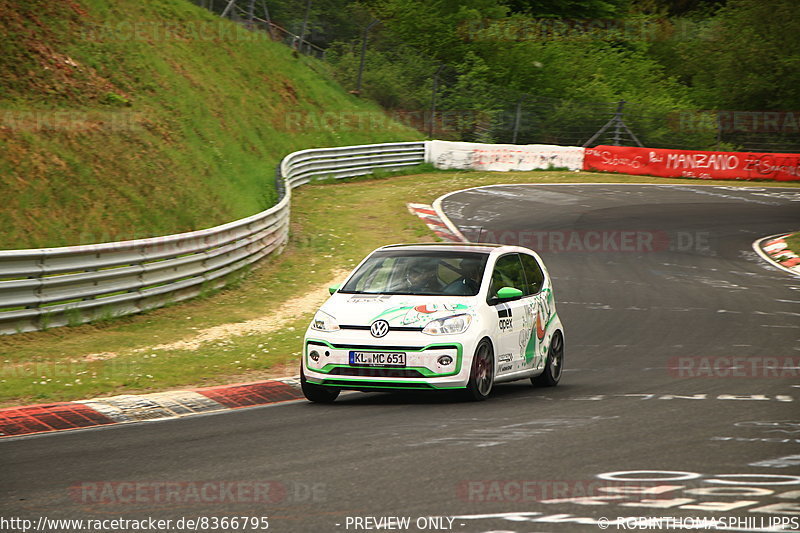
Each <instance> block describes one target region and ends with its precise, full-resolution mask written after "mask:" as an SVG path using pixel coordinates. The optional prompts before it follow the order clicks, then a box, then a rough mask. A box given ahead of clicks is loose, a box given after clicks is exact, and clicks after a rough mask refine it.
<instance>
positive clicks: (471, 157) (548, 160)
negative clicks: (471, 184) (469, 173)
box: [425, 141, 584, 171]
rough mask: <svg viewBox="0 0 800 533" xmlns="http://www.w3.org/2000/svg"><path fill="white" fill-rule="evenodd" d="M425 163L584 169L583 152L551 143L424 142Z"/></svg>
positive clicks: (502, 168) (479, 167)
mask: <svg viewBox="0 0 800 533" xmlns="http://www.w3.org/2000/svg"><path fill="white" fill-rule="evenodd" d="M425 145H426V146H425V162H426V163H433V165H434V166H435V167H436V168H440V169H462V170H499V171H508V170H538V169H544V170H546V169H548V168H567V169H569V170H582V169H583V154H584V149H583V148H581V147H579V146H557V145H553V144H481V143H465V142H451V141H428V142H426V143H425Z"/></svg>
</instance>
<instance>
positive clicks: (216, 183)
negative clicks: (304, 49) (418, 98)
mask: <svg viewBox="0 0 800 533" xmlns="http://www.w3.org/2000/svg"><path fill="white" fill-rule="evenodd" d="M0 38H2V40H3V54H0V79H2V80H3V81H2V83H0V198H2V199H3V202H2V206H1V207H0V227H1V228H3V229H2V239H0V249H14V248H35V247H49V246H63V245H72V244H87V243H95V242H109V241H116V240H127V239H134V238H143V237H150V236H157V235H165V234H171V233H177V232H183V231H189V230H194V229H201V228H207V227H211V226H214V225H218V224H222V223H226V222H230V221H232V220H236V219H239V218H243V217H246V216H249V215H252V214H254V213H257V212H259V211H262V210H264V209H267V208H269V207H270V206H272V205H273V204H274V202H275V199H276V193H275V189H274V175H275V165H276V164H277V163H278V162H279V161H280V159H281V158H282V157H283V156H285V155H286V154H288V153H290V152H292V151H295V150H300V149H305V148H312V147H322V146H340V145H349V144H360V143H373V142H381V141H401V140H414V139H419V138H421V134H419V133H418V132H416V131H413V130H411V129H409V128H406V127H404V126H402V125H400V124H398V123H394V122H391V121H390V120H388V119H387V118H386V117H385V115H384V114H383V112H382V111H381V110H380V109H379V108H378V107H377V106H375V105H373V104H371V103H369V102H366V101H363V100H360V99H358V98H356V97H354V96H352V95H350V94H348V93H347V92H346V91H345V90H344V89H343V88H341V87H340V86H338V85H337V84H336V83H334V82H333V81H332V78H331V76H330V75H329V72H328V70H327V66H326V65H325V64H324V63H321V62H319V61H316V60H314V59H310V58H307V57H305V56H302V55H300V56H295V55H293V53H292V51H291V50H290V49H289V48H288V47H286V46H284V45H282V44H280V43H275V42H272V41H270V40H269V39H268V38H266V36H265V34H260V33H250V32H247V31H245V30H244V29H243V28H242V27H241V26H238V25H236V24H234V23H232V22H229V21H226V20H221V19H219V18H218V17H216V16H214V15H213V14H211V13H210V12H208V11H206V10H204V9H201V8H198V7H196V6H194V5H192V4H191V3H189V2H188V1H186V0H139V1H135V2H132V1H117V2H108V1H107V0H69V1H58V2H53V1H51V0H26V1H25V2H19V1H17V0H0ZM365 117H366V118H367V119H368V118H370V117H381V119H380V120H367V119H365Z"/></svg>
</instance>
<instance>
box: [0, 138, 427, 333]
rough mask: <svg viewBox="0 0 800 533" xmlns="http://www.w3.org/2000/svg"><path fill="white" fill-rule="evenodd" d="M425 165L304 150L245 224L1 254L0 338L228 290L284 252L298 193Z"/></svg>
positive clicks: (408, 153)
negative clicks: (321, 182)
mask: <svg viewBox="0 0 800 533" xmlns="http://www.w3.org/2000/svg"><path fill="white" fill-rule="evenodd" d="M424 158H425V143H424V142H403V143H386V144H369V145H359V146H344V147H338V148H316V149H310V150H301V151H299V152H294V153H292V154H289V155H288V156H286V157H285V158H284V159H283V161H281V164H280V166H279V169H278V184H279V194H280V201H279V202H278V203H277V204H276V205H275V206H273V207H271V208H270V209H267V210H266V211H262V212H261V213H257V214H255V215H252V216H250V217H247V218H243V219H241V220H236V221H234V222H229V223H228V224H223V225H221V226H216V227H213V228H209V229H204V230H199V231H192V232H188V233H180V234H176V235H167V236H164V237H154V238H149V239H137V240H132V241H121V242H111V243H104V244H90V245H85V246H66V247H60V248H39V249H29V250H0V334H12V333H21V332H26V331H36V330H41V329H46V328H49V327H58V326H65V325H78V324H81V323H84V322H89V321H92V320H98V319H103V318H113V317H118V316H123V315H128V314H133V313H138V312H141V311H145V310H148V309H154V308H157V307H161V306H163V305H166V304H167V303H172V302H178V301H181V300H185V299H188V298H192V297H194V296H197V295H198V294H200V293H201V292H203V291H205V290H210V289H215V288H219V287H221V286H223V285H225V284H226V283H227V281H228V279H229V276H230V275H231V274H233V273H235V272H238V271H240V270H242V269H243V268H245V267H247V266H248V265H251V264H253V263H255V262H256V261H258V260H259V259H261V258H263V257H265V256H267V255H269V254H276V253H280V251H281V250H282V249H283V247H284V245H285V244H286V242H287V240H288V236H289V210H290V200H291V190H292V189H293V188H295V187H298V186H300V185H303V184H305V183H308V182H310V181H312V180H314V179H319V178H328V177H332V178H345V177H351V176H361V175H366V174H371V173H372V172H373V170H374V169H385V170H401V169H402V168H404V167H408V166H414V165H419V164H420V163H422V162H423V161H424Z"/></svg>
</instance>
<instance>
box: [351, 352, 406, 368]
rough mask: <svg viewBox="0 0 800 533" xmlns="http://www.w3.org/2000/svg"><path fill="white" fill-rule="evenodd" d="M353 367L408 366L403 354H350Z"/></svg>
mask: <svg viewBox="0 0 800 533" xmlns="http://www.w3.org/2000/svg"><path fill="white" fill-rule="evenodd" d="M350 364H351V365H365V366H406V354H405V353H403V352H350Z"/></svg>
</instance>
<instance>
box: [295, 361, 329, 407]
mask: <svg viewBox="0 0 800 533" xmlns="http://www.w3.org/2000/svg"><path fill="white" fill-rule="evenodd" d="M300 388H301V389H302V390H303V395H305V397H306V399H307V400H308V401H310V402H314V403H333V402H334V401H335V400H336V398H337V397H338V396H339V389H334V388H332V387H325V386H324V385H314V384H313V383H309V382H308V381H306V376H305V374H304V373H303V369H302V367H301V368H300Z"/></svg>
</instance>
